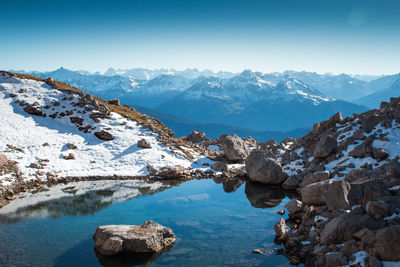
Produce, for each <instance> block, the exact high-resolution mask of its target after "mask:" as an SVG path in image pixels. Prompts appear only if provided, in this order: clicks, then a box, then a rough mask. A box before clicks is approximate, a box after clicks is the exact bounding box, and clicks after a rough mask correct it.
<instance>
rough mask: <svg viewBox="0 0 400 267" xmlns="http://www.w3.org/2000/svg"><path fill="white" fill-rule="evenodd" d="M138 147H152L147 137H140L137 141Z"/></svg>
mask: <svg viewBox="0 0 400 267" xmlns="http://www.w3.org/2000/svg"><path fill="white" fill-rule="evenodd" d="M137 147H140V148H151V144H150V142H149V141H147V140H146V139H140V140H139V141H138V142H137Z"/></svg>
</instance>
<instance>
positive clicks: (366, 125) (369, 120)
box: [361, 115, 380, 132]
mask: <svg viewBox="0 0 400 267" xmlns="http://www.w3.org/2000/svg"><path fill="white" fill-rule="evenodd" d="M379 122H380V118H379V117H378V116H376V115H370V116H367V117H365V118H362V119H361V127H362V128H363V129H364V130H365V131H366V132H370V131H371V130H372V129H374V128H375V126H376V125H377V124H378V123H379Z"/></svg>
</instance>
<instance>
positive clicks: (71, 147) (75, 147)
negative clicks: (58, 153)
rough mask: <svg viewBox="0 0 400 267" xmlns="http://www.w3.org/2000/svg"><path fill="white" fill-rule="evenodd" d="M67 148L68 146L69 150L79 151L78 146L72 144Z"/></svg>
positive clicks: (68, 144)
mask: <svg viewBox="0 0 400 267" xmlns="http://www.w3.org/2000/svg"><path fill="white" fill-rule="evenodd" d="M66 146H67V147H68V148H69V149H77V148H78V147H77V146H76V145H74V144H71V143H67V144H66Z"/></svg>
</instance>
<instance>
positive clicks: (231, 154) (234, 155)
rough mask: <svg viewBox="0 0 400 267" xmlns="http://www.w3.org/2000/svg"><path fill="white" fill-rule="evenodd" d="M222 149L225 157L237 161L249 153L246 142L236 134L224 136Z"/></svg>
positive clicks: (243, 158)
mask: <svg viewBox="0 0 400 267" xmlns="http://www.w3.org/2000/svg"><path fill="white" fill-rule="evenodd" d="M223 151H224V155H225V157H226V158H227V159H229V160H231V161H237V162H242V161H244V160H245V159H246V157H247V156H248V155H249V153H250V151H249V148H248V147H247V145H246V143H245V142H244V141H243V139H242V138H240V137H238V136H237V135H236V134H233V135H228V136H226V138H224V141H223Z"/></svg>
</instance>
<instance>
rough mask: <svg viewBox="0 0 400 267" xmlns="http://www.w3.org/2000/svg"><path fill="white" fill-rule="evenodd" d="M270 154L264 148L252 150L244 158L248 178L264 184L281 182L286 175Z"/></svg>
mask: <svg viewBox="0 0 400 267" xmlns="http://www.w3.org/2000/svg"><path fill="white" fill-rule="evenodd" d="M272 156H273V155H272V154H271V153H270V152H268V151H266V150H259V149H255V150H253V151H252V152H251V153H250V155H249V156H248V157H247V159H246V163H245V168H246V171H247V174H248V176H249V179H250V180H251V181H253V182H259V183H264V184H281V183H283V182H284V181H285V180H286V178H287V175H286V173H285V172H284V171H283V170H282V166H281V164H280V163H279V161H277V160H276V159H274V158H272Z"/></svg>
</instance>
